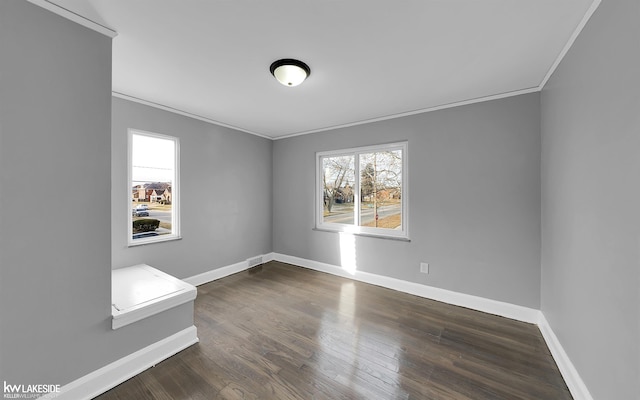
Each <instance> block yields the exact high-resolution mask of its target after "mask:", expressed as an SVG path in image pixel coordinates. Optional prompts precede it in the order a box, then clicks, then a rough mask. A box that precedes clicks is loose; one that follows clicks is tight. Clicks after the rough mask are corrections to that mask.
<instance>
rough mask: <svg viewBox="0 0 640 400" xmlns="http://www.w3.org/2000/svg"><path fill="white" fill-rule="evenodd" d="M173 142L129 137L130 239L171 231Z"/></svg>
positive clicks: (173, 166) (144, 137)
mask: <svg viewBox="0 0 640 400" xmlns="http://www.w3.org/2000/svg"><path fill="white" fill-rule="evenodd" d="M175 150H176V142H175V141H174V140H172V139H164V138H159V137H154V136H147V135H140V134H133V135H132V136H131V185H132V188H131V201H132V206H131V209H132V210H131V215H132V226H131V229H132V230H131V233H132V240H133V241H136V240H141V239H151V238H153V237H156V236H161V235H168V234H173V233H174V232H173V221H174V215H173V201H174V199H173V196H174V190H173V189H174V187H175V184H174V180H175V162H176V160H175V156H176V151H175Z"/></svg>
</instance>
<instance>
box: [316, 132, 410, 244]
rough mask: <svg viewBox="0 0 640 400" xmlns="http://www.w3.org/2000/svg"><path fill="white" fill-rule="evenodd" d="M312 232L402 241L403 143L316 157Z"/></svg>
mask: <svg viewBox="0 0 640 400" xmlns="http://www.w3.org/2000/svg"><path fill="white" fill-rule="evenodd" d="M316 168H317V171H316V172H317V174H316V176H317V183H316V201H317V204H316V228H318V229H323V230H331V231H338V232H351V233H357V234H364V235H373V236H382V237H391V238H399V239H408V230H407V211H408V210H407V198H408V197H407V186H406V182H407V143H406V142H402V143H392V144H385V145H379V146H368V147H359V148H354V149H345V150H338V151H327V152H319V153H317V154H316Z"/></svg>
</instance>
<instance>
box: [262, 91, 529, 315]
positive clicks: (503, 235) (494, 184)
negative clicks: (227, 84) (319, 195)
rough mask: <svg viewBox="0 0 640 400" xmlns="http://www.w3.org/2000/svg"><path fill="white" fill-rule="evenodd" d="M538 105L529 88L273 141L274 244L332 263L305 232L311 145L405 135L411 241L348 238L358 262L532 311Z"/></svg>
mask: <svg viewBox="0 0 640 400" xmlns="http://www.w3.org/2000/svg"><path fill="white" fill-rule="evenodd" d="M539 112H540V109H539V95H538V94H537V93H535V94H529V95H523V96H517V97H510V98H505V99H502V100H496V101H490V102H484V103H479V104H473V105H468V106H464V107H457V108H452V109H447V110H441V111H436V112H431V113H427V114H420V115H415V116H411V117H405V118H400V119H395V120H389V121H384V122H377V123H372V124H368V125H361V126H356V127H350V128H345V129H339V130H335V131H331V132H325V133H318V134H313V135H306V136H298V137H292V138H288V139H282V140H277V141H275V142H274V147H273V179H274V184H273V187H274V207H273V213H274V214H273V246H274V251H275V252H278V253H283V254H287V255H292V256H297V257H302V258H306V259H310V260H315V261H320V262H325V263H329V264H334V265H340V248H339V247H340V246H339V235H338V234H336V233H328V232H320V231H314V230H313V227H314V195H315V194H314V182H315V152H317V151H322V150H333V149H340V148H348V147H356V146H363V145H371V144H378V143H388V142H393V141H400V140H408V143H409V185H410V188H409V190H410V197H409V207H410V211H409V212H410V217H409V220H410V221H409V222H410V226H409V229H410V238H411V242H410V243H407V242H401V241H395V240H386V239H378V238H370V237H357V238H356V253H357V255H356V257H357V266H358V269H359V270H361V271H366V272H370V273H374V274H379V275H385V276H390V277H393V278H398V279H403V280H407V281H411V282H417V283H423V284H426V285H431V286H436V287H440V288H444V289H450V290H454V291H457V292H462V293H467V294H471V295H477V296H482V297H486V298H491V299H495V300H500V301H505V302H509V303H514V304H519V305H523V306H527V307H532V308H536V309H537V308H539V305H540V126H539V122H540V114H539ZM420 261H425V262H428V263H430V273H429V275H424V274H420V273H419V263H420Z"/></svg>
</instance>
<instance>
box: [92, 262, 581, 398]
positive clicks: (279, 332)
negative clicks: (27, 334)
mask: <svg viewBox="0 0 640 400" xmlns="http://www.w3.org/2000/svg"><path fill="white" fill-rule="evenodd" d="M195 324H196V326H197V328H198V336H199V338H200V343H198V344H196V345H194V346H191V347H190V348H188V349H186V350H184V351H182V352H180V353H178V354H177V355H175V356H173V357H171V358H169V359H167V360H165V361H163V362H162V363H160V364H158V365H157V366H155V367H154V368H151V369H149V370H147V371H145V372H143V373H141V374H139V375H138V376H136V377H134V378H132V379H130V380H128V381H127V382H124V383H123V384H121V385H119V386H117V387H115V388H114V389H112V390H110V391H109V392H107V393H105V394H103V395H101V396H99V397H98V399H100V400H112V399H282V400H286V399H305V400H306V399H332V400H333V399H368V400H372V399H433V400H445V399H447V400H448V399H455V400H483V399H492V400H494V399H509V400H513V399H553V400H563V399H571V395H570V394H569V391H568V389H567V387H566V385H565V383H564V381H563V379H562V377H561V375H560V373H559V371H558V369H557V367H556V364H555V363H554V361H553V359H552V357H551V355H550V353H549V350H548V349H547V347H546V345H545V343H544V340H543V338H542V335H541V334H540V331H539V330H538V328H537V327H536V326H535V325H531V324H526V323H522V322H517V321H513V320H509V319H506V318H501V317H497V316H493V315H489V314H484V313H481V312H477V311H472V310H469V309H465V308H461V307H456V306H451V305H447V304H444V303H440V302H436V301H432V300H428V299H423V298H420V297H416V296H411V295H408V294H404V293H400V292H396V291H393V290H389V289H384V288H381V287H377V286H372V285H368V284H364V283H360V282H354V281H351V280H348V279H343V278H339V277H336V276H332V275H328V274H323V273H320V272H315V271H311V270H308V269H304V268H300V267H296V266H292V265H288V264H283V263H278V262H270V263H267V264H264V265H263V266H261V267H258V268H255V269H253V270H250V271H246V272H243V273H239V274H236V275H232V276H229V277H226V278H223V279H220V280H218V281H215V282H211V283H208V284H206V285H202V286H200V287H199V288H198V298H197V299H196V307H195Z"/></svg>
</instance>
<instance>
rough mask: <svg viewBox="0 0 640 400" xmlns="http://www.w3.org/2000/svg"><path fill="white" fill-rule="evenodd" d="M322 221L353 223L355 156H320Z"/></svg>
mask: <svg viewBox="0 0 640 400" xmlns="http://www.w3.org/2000/svg"><path fill="white" fill-rule="evenodd" d="M322 170H323V175H322V185H323V191H324V194H323V195H324V209H323V222H328V223H338V224H351V225H353V224H354V217H353V202H354V195H355V193H354V191H353V185H354V182H355V157H354V156H353V155H349V156H338V157H324V158H322Z"/></svg>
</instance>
